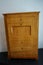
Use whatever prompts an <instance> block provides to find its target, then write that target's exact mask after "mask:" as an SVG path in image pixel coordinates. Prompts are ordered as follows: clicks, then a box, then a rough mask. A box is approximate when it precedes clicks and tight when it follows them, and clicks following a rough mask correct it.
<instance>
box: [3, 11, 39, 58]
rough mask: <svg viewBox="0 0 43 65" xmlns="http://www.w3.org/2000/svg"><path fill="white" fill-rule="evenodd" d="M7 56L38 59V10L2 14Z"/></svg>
mask: <svg viewBox="0 0 43 65" xmlns="http://www.w3.org/2000/svg"><path fill="white" fill-rule="evenodd" d="M4 21H5V30H6V39H7V48H8V57H9V58H26V59H38V23H39V22H38V21H39V12H23V13H6V14H4Z"/></svg>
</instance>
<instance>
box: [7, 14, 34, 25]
mask: <svg viewBox="0 0 43 65" xmlns="http://www.w3.org/2000/svg"><path fill="white" fill-rule="evenodd" d="M6 18H7V24H11V25H14V26H23V25H32V23H33V20H34V17H30V16H28V15H25V16H23V15H12V16H11V15H9V16H7V17H6Z"/></svg>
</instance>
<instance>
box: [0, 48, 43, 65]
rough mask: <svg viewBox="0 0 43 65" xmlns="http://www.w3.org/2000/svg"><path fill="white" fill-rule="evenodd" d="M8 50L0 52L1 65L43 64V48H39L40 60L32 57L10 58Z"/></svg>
mask: <svg viewBox="0 0 43 65" xmlns="http://www.w3.org/2000/svg"><path fill="white" fill-rule="evenodd" d="M7 54H8V53H7V52H2V53H0V65H9V64H10V65H43V49H39V51H38V55H39V58H38V60H32V59H8V57H7Z"/></svg>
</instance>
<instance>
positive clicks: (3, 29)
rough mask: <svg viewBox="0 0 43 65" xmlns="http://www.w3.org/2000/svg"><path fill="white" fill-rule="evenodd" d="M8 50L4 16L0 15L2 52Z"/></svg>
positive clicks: (0, 44)
mask: <svg viewBox="0 0 43 65" xmlns="http://www.w3.org/2000/svg"><path fill="white" fill-rule="evenodd" d="M3 51H7V45H6V37H5V27H4V17H3V15H0V52H3Z"/></svg>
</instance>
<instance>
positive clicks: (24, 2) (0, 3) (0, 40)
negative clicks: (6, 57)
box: [0, 0, 43, 52]
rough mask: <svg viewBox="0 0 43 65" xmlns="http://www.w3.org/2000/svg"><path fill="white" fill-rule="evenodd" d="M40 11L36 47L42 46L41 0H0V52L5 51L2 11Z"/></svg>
mask: <svg viewBox="0 0 43 65" xmlns="http://www.w3.org/2000/svg"><path fill="white" fill-rule="evenodd" d="M30 11H40V15H39V36H38V37H39V39H38V41H39V42H38V48H43V28H42V26H43V0H0V52H2V51H3V52H4V51H7V45H6V37H5V29H4V19H3V15H2V14H3V13H9V12H30Z"/></svg>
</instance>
